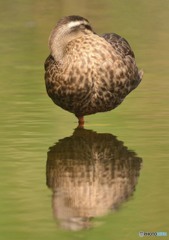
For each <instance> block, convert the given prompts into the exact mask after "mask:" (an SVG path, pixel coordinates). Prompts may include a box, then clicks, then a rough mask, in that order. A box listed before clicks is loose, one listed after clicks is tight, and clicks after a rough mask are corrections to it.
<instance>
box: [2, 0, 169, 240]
mask: <svg viewBox="0 0 169 240" xmlns="http://www.w3.org/2000/svg"><path fill="white" fill-rule="evenodd" d="M0 11H1V21H0V36H1V41H0V48H1V60H0V61H1V72H0V76H1V80H0V97H1V100H0V106H1V116H0V121H1V124H0V133H1V139H0V146H1V155H0V156H1V158H0V164H1V167H0V171H1V173H0V192H1V194H0V195H1V197H0V239H2V240H11V239H16V240H19V239H32V240H33V239H39V238H40V239H56V238H57V239H63V240H65V239H66V240H67V239H68V240H69V239H92V240H94V239H103V237H104V238H105V239H108V240H109V239H115V240H117V239H131V240H132V239H133V240H134V239H139V238H140V237H139V235H138V233H139V231H145V232H157V231H160V232H161V231H164V232H167V231H168V234H169V227H168V222H169V217H168V212H169V205H168V202H169V181H168V171H169V161H168V159H169V150H168V145H169V136H168V132H169V131H168V130H169V111H168V105H169V104H168V103H169V90H168V89H169V81H168V75H169V68H168V65H169V58H168V52H169V47H168V42H169V32H168V22H169V2H168V1H165V0H162V1H157V0H155V1H151V0H150V1H145V0H143V1H137V2H136V1H134V0H129V1H127V2H126V1H124V0H122V1H110V0H104V1H102V0H100V1H95V0H90V1H81V2H80V3H79V1H76V0H73V1H71V2H70V1H66V0H65V1H54V0H50V1H43V0H42V1H38V0H36V1H27V0H25V1H19V0H16V1H3V2H2V3H1V7H0ZM70 14H78V15H82V16H84V17H86V18H87V19H89V20H90V22H91V23H92V25H93V27H94V30H95V31H96V32H98V33H104V32H111V31H113V32H116V33H118V34H120V35H122V36H123V37H125V38H126V39H127V40H128V41H129V42H130V44H131V46H132V47H133V49H134V52H135V55H136V59H137V64H138V66H139V67H140V68H142V69H144V78H143V81H142V83H141V84H140V86H139V87H138V88H137V89H136V90H135V91H133V92H132V93H131V94H130V95H129V96H128V97H127V98H126V99H125V101H124V102H123V103H122V105H121V106H119V107H118V108H117V109H115V110H114V111H111V112H107V113H99V114H96V115H92V116H88V117H86V125H85V130H82V129H81V130H78V129H76V126H77V123H76V119H75V117H74V116H73V115H72V114H70V113H68V112H66V111H63V110H62V109H59V108H58V107H56V106H55V105H54V104H53V103H52V101H51V100H50V99H49V98H48V97H47V95H46V91H45V86H44V80H43V75H44V70H43V63H44V59H45V58H46V57H47V55H48V53H49V52H48V48H47V39H48V36H49V33H50V30H51V28H52V27H53V26H54V25H55V22H56V21H57V20H58V19H59V18H60V17H62V16H64V15H70ZM65 229H66V230H65ZM73 230H77V231H73ZM159 239H160V238H159Z"/></svg>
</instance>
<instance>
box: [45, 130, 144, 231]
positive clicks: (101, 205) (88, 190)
mask: <svg viewBox="0 0 169 240" xmlns="http://www.w3.org/2000/svg"><path fill="white" fill-rule="evenodd" d="M141 162H142V159H141V158H139V157H137V156H136V153H134V152H133V151H129V150H128V148H127V147H125V146H124V144H123V142H122V141H119V140H117V138H116V137H115V136H113V135H112V134H105V133H96V132H94V131H92V130H86V129H82V128H77V129H76V130H75V131H74V133H73V135H72V136H71V137H66V138H64V139H61V140H59V142H58V143H56V144H55V145H54V146H53V147H50V149H49V152H48V158H47V166H46V174H47V186H48V187H49V188H51V189H52V191H53V196H52V207H53V213H54V216H55V218H56V219H58V220H59V223H60V225H61V227H63V228H64V229H69V230H80V229H83V228H88V227H90V226H91V219H92V218H93V217H97V216H102V215H105V214H107V213H108V212H109V211H110V210H116V209H118V208H119V206H120V205H121V203H122V202H124V201H126V200H127V199H128V198H129V197H130V196H131V195H132V194H133V191H134V190H135V186H136V184H137V180H138V176H139V172H140V168H141Z"/></svg>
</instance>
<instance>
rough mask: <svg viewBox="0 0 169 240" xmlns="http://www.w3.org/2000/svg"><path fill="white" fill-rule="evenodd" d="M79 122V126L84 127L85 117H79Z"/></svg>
mask: <svg viewBox="0 0 169 240" xmlns="http://www.w3.org/2000/svg"><path fill="white" fill-rule="evenodd" d="M78 120H79V121H78V123H79V126H78V127H83V126H84V117H83V116H82V117H78Z"/></svg>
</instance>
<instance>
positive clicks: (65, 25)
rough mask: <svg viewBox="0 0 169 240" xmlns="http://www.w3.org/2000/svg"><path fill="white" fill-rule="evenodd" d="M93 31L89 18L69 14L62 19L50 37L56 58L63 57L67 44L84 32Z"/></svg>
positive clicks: (51, 47) (52, 52)
mask: <svg viewBox="0 0 169 240" xmlns="http://www.w3.org/2000/svg"><path fill="white" fill-rule="evenodd" d="M90 33H93V30H92V27H91V26H90V23H89V21H88V20H87V19H85V18H83V17H80V16H75V15H73V16H67V17H64V18H62V19H60V20H59V21H58V23H57V25H56V26H55V27H54V29H53V30H52V32H51V34H50V37H49V48H50V50H51V54H52V55H53V57H55V59H56V60H60V59H61V58H62V55H63V52H64V48H65V47H66V45H67V44H68V43H69V42H70V41H72V40H74V39H77V38H78V37H80V36H82V35H84V34H90Z"/></svg>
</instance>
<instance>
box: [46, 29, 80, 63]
mask: <svg viewBox="0 0 169 240" xmlns="http://www.w3.org/2000/svg"><path fill="white" fill-rule="evenodd" d="M81 35H82V34H81V33H76V34H74V33H72V34H67V33H66V32H65V31H55V30H53V32H52V33H51V36H50V38H49V48H50V50H51V54H52V56H53V57H54V59H55V60H56V61H61V60H62V59H63V58H64V56H65V50H66V46H67V45H68V43H69V42H70V41H72V40H74V39H77V38H78V37H80V36H81Z"/></svg>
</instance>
